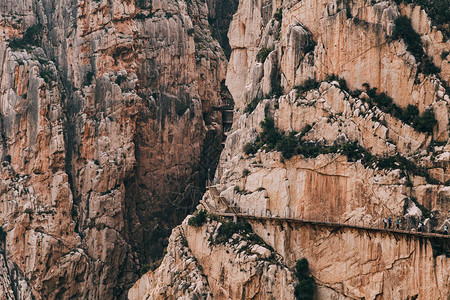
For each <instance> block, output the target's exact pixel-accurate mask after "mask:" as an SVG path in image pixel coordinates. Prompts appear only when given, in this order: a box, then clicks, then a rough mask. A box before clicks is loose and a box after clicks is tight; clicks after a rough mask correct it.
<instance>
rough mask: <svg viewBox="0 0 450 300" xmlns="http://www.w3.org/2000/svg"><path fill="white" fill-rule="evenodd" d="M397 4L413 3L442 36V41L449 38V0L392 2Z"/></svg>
mask: <svg viewBox="0 0 450 300" xmlns="http://www.w3.org/2000/svg"><path fill="white" fill-rule="evenodd" d="M394 1H395V2H396V3H397V4H400V3H402V2H403V3H405V4H408V3H414V4H417V5H420V7H421V8H422V9H424V10H425V11H426V12H427V14H428V17H429V18H430V19H431V22H432V24H433V25H434V26H436V27H437V28H438V29H439V30H441V31H442V33H443V35H444V40H446V39H448V38H449V37H450V0H394Z"/></svg>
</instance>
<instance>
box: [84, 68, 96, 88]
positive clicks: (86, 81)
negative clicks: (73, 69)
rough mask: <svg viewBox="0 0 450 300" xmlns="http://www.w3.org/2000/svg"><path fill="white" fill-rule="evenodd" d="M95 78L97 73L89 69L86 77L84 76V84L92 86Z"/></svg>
mask: <svg viewBox="0 0 450 300" xmlns="http://www.w3.org/2000/svg"><path fill="white" fill-rule="evenodd" d="M94 78H95V73H94V72H92V71H89V72H87V73H86V77H85V78H84V85H86V86H90V85H91V84H92V81H93V80H94Z"/></svg>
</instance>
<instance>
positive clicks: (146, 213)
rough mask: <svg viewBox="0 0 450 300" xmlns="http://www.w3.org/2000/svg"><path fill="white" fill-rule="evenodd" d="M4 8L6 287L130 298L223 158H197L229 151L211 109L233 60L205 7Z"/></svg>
mask: <svg viewBox="0 0 450 300" xmlns="http://www.w3.org/2000/svg"><path fill="white" fill-rule="evenodd" d="M0 15H1V16H2V19H1V29H0V82H1V84H0V88H1V93H0V103H1V133H2V137H1V145H2V146H1V150H0V151H1V154H0V156H1V158H2V165H1V169H2V171H1V184H0V186H1V196H0V201H1V205H0V224H1V225H2V227H3V229H4V231H5V232H6V237H5V241H6V242H5V244H4V246H2V249H3V250H4V255H3V256H2V266H4V265H7V266H14V268H13V267H9V268H8V269H9V271H8V272H6V271H5V272H2V278H6V279H4V280H3V279H2V284H3V286H8V285H9V286H8V287H5V289H2V290H1V291H0V298H2V297H3V298H5V297H6V299H10V298H11V297H12V296H11V295H12V294H11V293H13V294H14V297H16V298H18V299H25V298H27V297H28V296H21V295H25V293H26V292H27V293H28V294H26V295H29V292H30V291H31V293H32V294H33V296H34V297H35V298H37V299H62V298H64V299H66V298H67V299H68V298H72V297H75V298H82V299H99V298H102V299H113V298H121V297H123V296H124V293H125V292H126V290H127V288H128V287H129V286H130V285H131V284H132V283H133V282H134V281H135V280H136V279H137V271H138V269H139V266H140V265H141V264H143V263H145V261H147V260H149V261H151V260H153V259H155V258H157V257H158V256H159V255H160V253H161V252H162V249H163V248H164V246H165V245H166V239H167V237H168V235H169V233H170V230H171V229H172V227H173V226H174V225H176V224H178V223H180V222H181V220H182V219H183V218H184V216H185V215H186V213H187V212H188V211H189V210H191V208H192V206H193V205H195V202H194V201H195V199H196V198H198V197H199V196H197V195H201V194H199V193H200V191H202V188H204V180H205V178H206V176H207V171H208V169H209V168H211V169H214V167H215V166H214V163H217V159H216V158H214V157H212V158H209V159H210V160H209V161H206V162H205V163H203V164H201V163H200V162H201V158H202V156H203V155H204V149H205V148H206V147H209V148H217V149H220V142H221V135H222V132H221V130H222V129H221V123H220V115H218V114H217V113H214V112H212V111H211V107H212V106H213V105H219V104H220V93H221V90H220V86H221V85H220V83H221V82H222V81H223V80H224V79H225V67H226V60H225V56H224V54H223V52H222V50H221V47H220V45H219V43H218V42H217V41H215V40H214V39H213V38H212V37H211V34H210V31H209V25H208V7H207V5H206V4H205V3H203V2H201V1H198V2H197V1H187V2H183V1H181V2H180V1H169V2H168V1H164V2H163V1H146V0H144V1H95V0H92V1H89V0H88V1H70V0H67V1H66V0H64V1H53V0H42V1H20V2H17V1H3V2H2V4H1V5H0ZM36 24H39V26H33V25H36ZM5 260H6V261H5ZM2 270H5V268H4V267H2ZM15 270H17V271H15ZM14 274H16V275H14ZM17 274H20V276H22V277H20V276H19V275H17ZM19 277H20V278H23V280H22V279H21V280H17V278H19ZM15 284H19V285H21V286H23V287H21V288H19V287H17V286H14V285H15ZM3 291H5V292H3ZM11 291H12V292H11ZM5 293H6V294H5ZM20 293H22V294H20ZM14 297H13V298H14Z"/></svg>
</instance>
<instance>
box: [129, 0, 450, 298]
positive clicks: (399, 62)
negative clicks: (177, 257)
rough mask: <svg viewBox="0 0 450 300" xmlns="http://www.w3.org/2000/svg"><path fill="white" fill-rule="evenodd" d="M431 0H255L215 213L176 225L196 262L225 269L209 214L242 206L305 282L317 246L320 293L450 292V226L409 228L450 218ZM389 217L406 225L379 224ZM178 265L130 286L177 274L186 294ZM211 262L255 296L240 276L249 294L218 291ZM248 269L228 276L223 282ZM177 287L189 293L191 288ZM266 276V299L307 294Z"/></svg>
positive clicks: (231, 75) (237, 37) (441, 69)
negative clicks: (301, 269) (275, 287)
mask: <svg viewBox="0 0 450 300" xmlns="http://www.w3.org/2000/svg"><path fill="white" fill-rule="evenodd" d="M406 2H412V3H406ZM439 3H440V2H439ZM421 5H422V6H419V5H418V4H415V3H414V1H305V0H303V1H253V0H244V1H240V3H239V7H238V10H237V12H236V13H235V15H234V16H233V20H232V22H231V25H230V29H229V32H228V37H229V41H230V46H231V50H232V51H231V56H230V61H229V64H228V68H227V80H226V84H227V86H228V88H229V90H230V92H231V94H232V96H233V99H234V101H235V104H236V106H235V116H234V122H233V128H232V130H231V131H230V132H228V133H227V139H226V142H225V147H224V150H223V152H222V154H221V157H220V161H219V165H218V168H217V171H216V177H215V180H214V182H213V184H214V186H213V187H211V188H210V189H209V191H207V192H206V193H205V194H204V196H203V199H202V201H201V205H200V206H198V212H197V213H196V215H195V216H191V217H188V218H187V220H192V219H195V220H197V219H198V218H199V215H201V214H202V213H203V209H206V210H207V211H208V212H209V214H210V215H209V219H208V218H207V220H205V222H206V223H204V224H203V225H202V227H201V229H198V227H196V226H198V224H196V222H191V221H189V222H187V223H188V224H186V222H185V223H184V224H183V227H179V228H177V229H176V230H174V232H173V236H172V237H174V236H177V235H179V234H180V230H182V232H183V234H184V237H185V238H186V240H187V241H188V242H187V247H188V248H189V250H190V251H191V252H190V253H192V255H193V256H194V257H195V258H196V259H197V262H198V264H199V265H200V267H199V266H198V265H196V268H198V269H199V270H202V269H203V270H205V269H206V270H219V269H220V268H222V267H223V268H226V267H224V266H223V265H224V262H223V261H224V260H223V259H221V257H222V256H221V255H220V254H219V253H217V254H214V255H213V256H214V257H215V258H217V259H216V260H203V259H202V257H203V254H202V253H203V252H208V253H215V249H216V247H217V246H216V245H215V244H214V238H211V235H210V233H208V230H209V229H208V228H210V227H211V226H213V225H212V224H214V222H217V221H216V220H217V219H219V222H227V221H224V220H221V218H222V217H224V216H225V217H226V216H232V215H233V214H236V213H238V214H242V215H244V216H250V217H251V216H256V219H255V218H250V219H248V218H245V217H243V219H244V220H241V221H238V223H236V224H247V225H236V226H237V227H239V226H249V225H251V227H252V228H253V230H254V232H255V233H256V234H257V235H258V236H259V237H261V238H262V240H263V241H264V243H265V244H267V246H266V247H267V248H273V250H274V251H275V253H276V257H278V255H279V256H280V259H282V260H280V261H282V265H283V266H286V267H287V268H288V270H290V271H291V279H290V282H291V283H292V284H294V285H296V279H295V278H294V276H293V272H294V266H295V264H296V261H298V260H299V259H301V258H303V257H304V258H307V260H308V261H309V263H310V267H311V274H312V276H313V277H314V281H315V284H316V288H315V292H316V297H317V299H447V298H448V297H449V295H448V290H449V289H450V277H449V274H448V271H447V270H448V269H449V260H448V257H450V254H449V251H448V249H449V244H448V239H445V238H443V237H438V238H437V239H432V238H424V237H420V236H416V235H410V234H408V231H409V232H411V231H416V230H417V226H418V224H424V226H423V228H424V230H425V231H427V232H438V233H439V232H440V233H442V232H443V229H444V226H445V224H449V222H450V215H449V213H450V210H449V208H450V207H449V194H448V192H449V189H448V184H449V181H448V180H449V169H448V166H449V160H448V157H449V152H450V144H449V142H448V133H449V110H448V109H449V101H450V98H449V89H448V84H449V79H450V78H449V73H448V72H449V67H448V62H449V61H448V51H449V49H450V42H449V41H448V32H449V31H448V26H447V25H446V23H445V22H444V23H442V21H439V19H438V17H439V16H437V14H436V7H431V6H430V5H432V4H430V3H428V2H427V3H425V2H421ZM444 11H445V9H444ZM439 22H440V23H439ZM446 26H447V27H446ZM406 32H407V34H406ZM410 36H413V37H417V38H416V39H411V38H410ZM258 216H264V218H267V217H271V216H272V217H275V218H277V217H281V218H293V219H306V220H313V221H317V222H319V224H318V225H314V224H316V223H314V224H310V225H308V224H304V225H296V224H297V223H295V224H293V223H292V222H289V221H287V222H286V221H280V220H278V219H275V220H267V219H263V220H258ZM384 217H389V218H391V220H394V223H395V222H397V220H398V222H399V225H398V226H399V228H400V229H402V230H405V231H406V232H405V233H401V234H400V233H389V232H384V231H383V230H378V228H380V227H381V228H382V227H383V226H384V225H383V218H384ZM235 218H236V217H235ZM228 222H231V221H228ZM322 222H328V223H340V224H343V225H340V226H338V227H337V228H335V227H333V226H328V225H323V223H322ZM302 224H303V223H302ZM222 226H223V225H222ZM394 226H396V225H394ZM360 227H368V228H375V229H374V230H371V229H370V230H365V229H361V228H360ZM358 228H359V229H358ZM234 229H235V232H236V234H239V233H240V231H239V229H238V228H234ZM199 232H202V234H201V235H199V234H198V233H199ZM186 251H187V250H186ZM231 251H232V250H229V251H228V252H231ZM173 256H174V255H173V254H168V255H167V256H166V258H168V257H173ZM235 261H239V259H236V260H235ZM184 263H185V262H181V261H179V262H177V263H176V264H175V265H176V267H174V268H179V267H181V266H183V264H184ZM173 264H174V262H173V260H171V261H170V264H169V262H168V261H166V260H164V261H163V263H162V264H161V266H160V267H159V268H158V269H156V270H155V271H150V272H148V273H147V274H145V275H144V276H143V277H142V278H141V279H140V280H139V282H138V283H137V284H136V285H135V286H134V287H133V288H132V289H131V290H130V293H129V295H128V296H129V298H130V299H140V297H141V296H143V295H155V293H157V292H158V291H159V290H160V289H161V286H162V282H166V285H165V286H164V287H165V288H164V291H165V292H166V293H169V294H170V295H174V292H175V291H174V289H173V287H171V286H169V285H168V284H167V283H168V282H171V281H170V278H171V277H170V276H173V275H172V274H171V275H169V274H167V273H162V272H163V270H166V271H167V270H168V269H170V268H171V267H172V266H174V265H173ZM229 264H230V265H232V264H233V262H232V261H230V262H229ZM227 267H230V266H227ZM264 272H265V269H263V270H261V271H260V273H259V274H260V276H262V274H264ZM203 274H204V276H205V277H206V279H207V283H208V284H209V285H210V288H209V289H208V291H209V292H210V294H208V297H210V296H211V295H212V297H213V298H214V299H242V295H246V294H243V293H245V291H246V289H245V288H244V287H240V285H239V284H237V283H236V284H234V286H236V287H237V288H239V289H240V290H239V294H232V295H230V294H223V293H221V291H220V290H214V289H213V288H212V287H211V286H212V285H213V284H214V283H215V282H216V278H217V276H218V274H220V272H219V271H216V272H210V271H209V272H204V273H203ZM233 280H234V278H229V277H226V276H225V277H224V278H223V279H222V283H221V286H222V288H224V289H226V290H228V286H229V285H230V283H231V282H233ZM195 282H196V284H197V285H198V284H200V282H204V278H202V281H199V280H195ZM240 282H245V278H242V279H240ZM167 290H169V291H170V292H168V291H167ZM286 290H288V289H287V288H286ZM294 290H295V288H294ZM176 291H177V292H178V293H179V294H177V295H178V296H177V297H188V298H189V296H188V295H189V292H188V290H185V291H183V292H180V290H179V289H178V290H176ZM260 291H261V293H262V294H261V297H262V299H292V297H293V295H292V294H289V295H288V294H285V295H278V296H272V295H270V296H269V295H268V294H266V292H265V291H264V290H263V289H262V288H260ZM169 294H166V295H169ZM294 294H295V293H294ZM205 297H206V296H205ZM257 297H259V296H257ZM257 297H256V298H257ZM169 298H171V297H170V296H169ZM173 298H176V297H173ZM244 298H245V297H244Z"/></svg>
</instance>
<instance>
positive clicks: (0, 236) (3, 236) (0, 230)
mask: <svg viewBox="0 0 450 300" xmlns="http://www.w3.org/2000/svg"><path fill="white" fill-rule="evenodd" d="M5 239H6V232H5V231H4V230H3V227H2V226H0V241H4V240H5Z"/></svg>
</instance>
